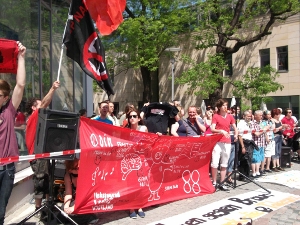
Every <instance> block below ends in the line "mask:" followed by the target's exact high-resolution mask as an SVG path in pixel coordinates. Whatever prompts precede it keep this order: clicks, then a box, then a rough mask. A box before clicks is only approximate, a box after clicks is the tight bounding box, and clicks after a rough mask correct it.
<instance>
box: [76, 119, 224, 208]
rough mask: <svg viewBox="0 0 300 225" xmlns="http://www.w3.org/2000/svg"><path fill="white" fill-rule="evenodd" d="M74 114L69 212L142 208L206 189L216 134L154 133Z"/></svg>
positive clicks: (208, 188) (201, 193) (216, 139)
mask: <svg viewBox="0 0 300 225" xmlns="http://www.w3.org/2000/svg"><path fill="white" fill-rule="evenodd" d="M99 124H100V122H97V121H94V120H90V119H88V118H84V117H81V118H80V128H79V131H80V147H81V154H80V169H79V176H78V181H77V188H76V199H75V202H76V203H75V211H74V213H75V214H85V213H97V212H105V211H113V210H128V209H138V208H144V207H148V206H151V205H157V204H161V203H165V202H169V201H175V200H179V199H184V198H191V197H195V196H200V195H205V194H210V193H213V192H214V191H215V188H214V187H213V186H212V183H211V181H210V178H209V163H210V159H211V154H212V149H213V147H214V146H215V144H216V143H217V142H218V141H219V140H220V138H221V137H222V135H212V136H209V137H203V136H202V137H200V138H194V137H181V138H178V137H172V136H158V135H156V134H153V133H145V132H139V131H136V130H130V129H125V128H122V127H116V126H113V127H112V126H111V125H109V124H105V123H101V126H100V125H99Z"/></svg>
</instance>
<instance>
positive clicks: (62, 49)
mask: <svg viewBox="0 0 300 225" xmlns="http://www.w3.org/2000/svg"><path fill="white" fill-rule="evenodd" d="M63 53H64V44H62V45H61V50H60V58H59V65H58V72H57V79H56V81H59V76H60V68H61V61H62V56H63Z"/></svg>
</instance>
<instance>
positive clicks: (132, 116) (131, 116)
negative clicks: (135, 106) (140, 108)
mask: <svg viewBox="0 0 300 225" xmlns="http://www.w3.org/2000/svg"><path fill="white" fill-rule="evenodd" d="M128 118H129V119H131V118H134V119H136V118H137V115H129V116H128Z"/></svg>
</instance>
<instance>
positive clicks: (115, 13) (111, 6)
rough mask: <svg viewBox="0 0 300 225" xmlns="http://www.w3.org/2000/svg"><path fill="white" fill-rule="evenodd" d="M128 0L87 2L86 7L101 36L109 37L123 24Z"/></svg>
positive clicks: (88, 0) (89, 0) (87, 0)
mask: <svg viewBox="0 0 300 225" xmlns="http://www.w3.org/2000/svg"><path fill="white" fill-rule="evenodd" d="M125 6H126V0H86V7H87V9H88V10H89V13H90V15H91V17H92V19H93V20H94V21H95V22H96V25H97V28H98V30H99V32H100V33H101V35H109V34H111V33H112V32H113V31H114V30H116V29H117V28H118V26H119V25H120V24H121V23H122V22H123V15H122V13H123V11H124V10H125Z"/></svg>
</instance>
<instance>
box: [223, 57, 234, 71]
mask: <svg viewBox="0 0 300 225" xmlns="http://www.w3.org/2000/svg"><path fill="white" fill-rule="evenodd" d="M225 60H226V64H227V66H228V68H227V69H225V76H232V74H233V69H232V54H230V55H228V56H226V59H225Z"/></svg>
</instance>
